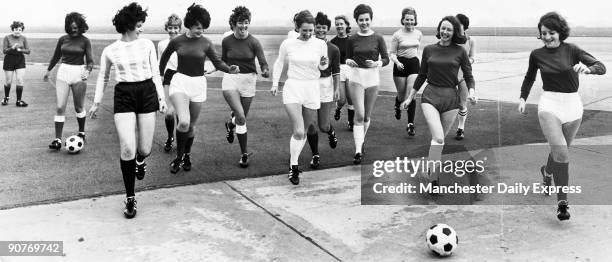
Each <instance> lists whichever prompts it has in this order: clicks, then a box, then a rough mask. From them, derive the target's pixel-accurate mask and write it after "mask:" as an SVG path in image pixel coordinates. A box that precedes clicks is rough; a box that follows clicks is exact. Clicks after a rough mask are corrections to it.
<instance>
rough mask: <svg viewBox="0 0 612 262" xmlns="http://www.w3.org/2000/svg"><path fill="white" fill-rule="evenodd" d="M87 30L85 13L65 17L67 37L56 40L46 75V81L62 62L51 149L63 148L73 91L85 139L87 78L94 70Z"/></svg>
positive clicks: (81, 135) (58, 80) (74, 13)
mask: <svg viewBox="0 0 612 262" xmlns="http://www.w3.org/2000/svg"><path fill="white" fill-rule="evenodd" d="M87 29H89V27H88V26H87V22H86V21H85V17H84V16H83V15H82V14H79V13H76V12H72V13H69V14H67V15H66V19H65V21H64V30H65V31H66V35H64V36H62V37H60V39H59V40H58V41H57V46H56V47H55V52H54V53H53V57H51V61H50V62H49V67H47V73H45V75H44V76H43V80H45V81H48V80H49V74H50V73H51V70H53V67H55V65H56V64H57V63H58V62H60V61H61V63H60V66H59V69H58V70H57V76H56V80H55V96H56V98H57V107H56V112H55V117H54V122H55V139H53V141H51V144H50V145H49V148H50V149H55V150H60V148H61V147H62V131H63V129H64V121H65V120H66V116H65V111H66V104H67V102H68V95H69V94H70V91H71V90H72V100H74V110H75V111H76V117H77V122H78V124H79V133H78V136H80V137H81V138H83V140H85V119H86V116H87V112H86V111H85V92H86V91H87V78H88V77H89V74H90V73H91V70H92V69H93V57H92V54H91V42H89V38H87V37H85V36H84V35H83V33H85V32H86V31H87Z"/></svg>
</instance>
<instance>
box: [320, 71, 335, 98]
mask: <svg viewBox="0 0 612 262" xmlns="http://www.w3.org/2000/svg"><path fill="white" fill-rule="evenodd" d="M319 87H320V88H321V91H320V92H321V103H329V102H333V101H334V81H333V79H332V77H331V76H328V77H321V78H319Z"/></svg>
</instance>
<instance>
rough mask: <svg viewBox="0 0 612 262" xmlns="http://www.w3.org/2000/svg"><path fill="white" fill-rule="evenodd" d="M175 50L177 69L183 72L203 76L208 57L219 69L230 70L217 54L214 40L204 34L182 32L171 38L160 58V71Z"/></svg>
mask: <svg viewBox="0 0 612 262" xmlns="http://www.w3.org/2000/svg"><path fill="white" fill-rule="evenodd" d="M174 52H176V55H177V58H178V59H177V60H178V66H177V68H176V71H177V72H179V73H181V74H184V75H188V76H203V75H204V61H205V60H206V58H208V59H210V61H211V62H212V63H213V65H214V66H215V68H216V69H217V70H220V71H223V72H226V73H227V72H229V66H228V65H227V64H225V62H223V61H222V60H221V59H220V58H219V57H218V56H217V54H216V53H215V49H214V46H213V44H212V42H210V40H208V38H206V37H204V36H201V37H187V36H186V35H185V34H182V35H180V36H177V37H175V38H174V39H172V40H170V43H169V44H168V47H166V50H164V52H163V53H162V56H161V58H160V60H159V70H160V72H162V70H164V68H166V64H167V63H168V59H170V56H171V55H172V53H174Z"/></svg>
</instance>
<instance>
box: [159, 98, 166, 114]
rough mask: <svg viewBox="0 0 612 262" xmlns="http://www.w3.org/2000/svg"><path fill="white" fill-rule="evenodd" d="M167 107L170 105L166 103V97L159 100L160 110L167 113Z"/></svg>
mask: <svg viewBox="0 0 612 262" xmlns="http://www.w3.org/2000/svg"><path fill="white" fill-rule="evenodd" d="M167 109H168V105H167V104H166V99H162V100H160V101H159V112H160V113H162V114H165V113H166V110H167Z"/></svg>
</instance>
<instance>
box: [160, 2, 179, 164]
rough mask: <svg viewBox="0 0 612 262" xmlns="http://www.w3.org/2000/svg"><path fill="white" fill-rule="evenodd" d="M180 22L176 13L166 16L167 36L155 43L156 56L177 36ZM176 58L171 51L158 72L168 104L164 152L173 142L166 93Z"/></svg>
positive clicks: (172, 126)
mask: <svg viewBox="0 0 612 262" xmlns="http://www.w3.org/2000/svg"><path fill="white" fill-rule="evenodd" d="M182 23H183V21H182V20H181V18H180V17H179V16H178V15H176V14H172V15H170V16H169V17H168V20H166V23H165V24H164V30H166V32H167V33H168V38H167V39H164V40H161V41H159V43H157V57H161V54H162V53H163V52H164V50H166V47H167V46H168V43H170V40H172V38H175V37H176V36H178V34H179V33H181V24H182ZM176 59H177V58H176V53H173V54H172V56H170V60H168V65H167V66H166V68H165V70H164V71H160V73H163V82H162V84H163V85H164V91H165V95H166V104H167V105H168V109H167V110H166V115H165V117H164V123H165V124H166V131H167V132H168V138H167V139H166V143H164V151H166V152H170V150H171V149H172V142H174V127H175V126H174V106H172V103H171V102H170V100H169V98H170V96H169V95H168V89H170V82H171V81H172V76H174V74H175V73H176V64H177V61H176Z"/></svg>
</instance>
